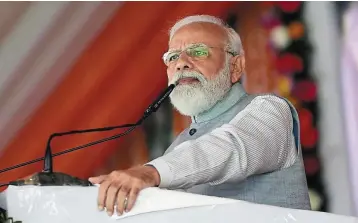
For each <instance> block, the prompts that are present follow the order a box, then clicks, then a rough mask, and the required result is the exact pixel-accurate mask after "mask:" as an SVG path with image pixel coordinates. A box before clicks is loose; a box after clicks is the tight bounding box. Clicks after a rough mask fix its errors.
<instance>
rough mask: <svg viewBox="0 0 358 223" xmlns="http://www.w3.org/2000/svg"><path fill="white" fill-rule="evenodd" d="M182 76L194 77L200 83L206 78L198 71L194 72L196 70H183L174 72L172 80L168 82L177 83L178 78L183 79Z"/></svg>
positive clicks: (204, 81)
mask: <svg viewBox="0 0 358 223" xmlns="http://www.w3.org/2000/svg"><path fill="white" fill-rule="evenodd" d="M183 78H195V79H197V80H199V81H200V83H206V82H207V80H206V78H205V77H204V76H203V75H202V74H200V73H199V72H196V71H190V72H188V71H184V72H176V73H175V74H174V76H173V79H172V81H171V82H170V84H173V83H177V82H178V81H179V80H180V79H183Z"/></svg>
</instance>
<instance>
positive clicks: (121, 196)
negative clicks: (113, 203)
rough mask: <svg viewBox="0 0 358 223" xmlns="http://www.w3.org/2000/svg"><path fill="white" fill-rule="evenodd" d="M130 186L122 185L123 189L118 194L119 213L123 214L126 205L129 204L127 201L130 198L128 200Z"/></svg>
mask: <svg viewBox="0 0 358 223" xmlns="http://www.w3.org/2000/svg"><path fill="white" fill-rule="evenodd" d="M129 191H130V188H129V187H128V186H127V185H122V187H121V189H120V190H119V192H118V194H117V213H118V215H121V214H123V211H124V208H125V206H127V204H126V203H128V200H126V198H127V196H128V194H129Z"/></svg>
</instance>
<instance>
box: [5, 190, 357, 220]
mask: <svg viewBox="0 0 358 223" xmlns="http://www.w3.org/2000/svg"><path fill="white" fill-rule="evenodd" d="M97 194H98V187H70V186H61V187H52V186H51V187H39V186H22V187H16V186H10V187H9V188H8V189H7V190H6V191H4V192H3V193H2V194H1V195H0V206H1V207H2V208H4V209H6V210H7V211H8V216H9V217H12V218H13V220H14V221H22V222H24V223H42V222H43V223H45V222H46V223H48V222H52V223H59V222H66V223H70V222H76V223H78V222H86V223H99V222H101V223H107V222H122V223H140V222H156V223H167V222H168V221H170V222H171V223H182V222H190V223H191V222H193V223H194V222H206V223H214V222H215V223H216V222H225V223H231V222H232V223H234V222H235V223H237V222H239V221H240V222H250V223H261V222H265V223H279V222H285V223H290V222H292V223H300V222H302V223H303V222H304V223H310V222H312V223H313V222H314V223H316V222H325V223H358V219H357V218H353V217H348V216H339V215H334V214H329V213H323V212H315V211H306V210H295V209H288V208H280V207H273V206H268V205H259V204H253V203H249V202H245V201H238V200H232V199H225V198H218V197H209V196H202V195H195V194H189V193H184V192H179V191H171V190H163V189H159V188H147V189H145V190H142V191H141V192H140V194H139V197H138V200H137V202H136V204H135V206H134V208H133V210H132V211H130V212H128V213H125V214H124V215H122V216H117V215H116V214H115V215H113V216H112V217H110V216H108V215H107V213H106V212H105V211H102V212H100V211H98V209H97Z"/></svg>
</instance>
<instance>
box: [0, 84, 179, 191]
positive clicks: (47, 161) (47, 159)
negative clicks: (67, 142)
mask: <svg viewBox="0 0 358 223" xmlns="http://www.w3.org/2000/svg"><path fill="white" fill-rule="evenodd" d="M176 85H177V83H175V84H171V85H169V86H168V88H167V89H166V90H165V91H164V92H163V93H162V94H161V95H160V96H159V97H158V98H157V99H156V100H155V101H154V102H153V103H152V104H151V105H150V106H149V107H148V108H147V109H146V110H145V112H144V114H143V116H142V118H141V119H139V120H138V121H137V123H135V124H126V125H120V126H111V127H104V128H96V129H85V130H74V131H68V132H62V133H54V134H52V135H51V136H50V137H49V139H48V141H47V146H46V151H45V156H44V157H42V158H37V159H34V160H31V161H28V162H24V163H21V164H17V165H14V166H11V167H7V168H4V169H2V170H0V173H4V172H7V171H10V170H13V169H17V168H20V167H23V166H27V165H30V164H33V163H36V162H39V161H42V160H44V169H43V171H44V172H47V173H52V171H53V165H52V164H53V162H52V158H53V157H56V156H60V155H63V154H66V153H70V152H73V151H76V150H79V149H83V148H87V147H90V146H93V145H97V144H99V143H103V142H106V141H110V140H113V139H117V138H120V137H122V136H124V135H127V134H128V133H130V132H131V131H133V130H134V129H135V128H136V127H137V126H139V125H140V124H142V122H143V121H144V120H145V119H146V118H147V117H148V116H150V115H151V114H152V113H153V112H156V111H157V110H158V108H159V107H160V105H161V103H162V102H163V101H164V100H165V99H166V98H167V97H168V96H169V95H170V93H171V92H172V91H173V90H174V88H175V87H176ZM118 128H129V129H127V130H126V131H125V132H123V133H120V134H116V135H113V136H110V137H107V138H104V139H100V140H97V141H94V142H90V143H87V144H84V145H81V146H77V147H74V148H71V149H67V150H64V151H62V152H58V153H54V154H52V151H51V141H52V139H53V138H55V137H58V136H64V135H70V134H82V133H87V132H99V131H110V130H113V129H118ZM7 185H9V183H6V184H0V187H1V186H7Z"/></svg>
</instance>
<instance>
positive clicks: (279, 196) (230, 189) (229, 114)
mask: <svg viewBox="0 0 358 223" xmlns="http://www.w3.org/2000/svg"><path fill="white" fill-rule="evenodd" d="M256 96H257V95H248V94H246V92H245V91H244V89H243V87H242V86H241V84H239V83H237V84H235V85H234V86H233V87H232V89H231V90H230V91H229V93H228V95H227V97H226V98H224V99H223V100H222V101H220V102H219V103H217V104H216V105H215V106H214V107H213V108H212V109H210V111H208V112H206V113H205V114H201V115H199V116H198V117H192V123H191V125H190V127H189V128H187V129H185V130H184V131H183V132H182V133H180V135H179V136H178V137H177V138H176V139H175V140H174V142H173V143H172V144H171V146H170V147H169V148H168V149H167V151H166V152H165V153H169V152H170V151H172V150H173V149H174V147H176V146H177V145H179V144H181V143H182V142H185V141H187V140H192V139H195V138H198V137H200V136H202V135H204V134H205V133H207V132H210V131H211V130H213V129H215V128H217V127H220V126H221V125H223V124H225V123H228V122H230V121H231V119H233V118H234V117H235V116H236V115H237V114H238V113H239V112H241V111H242V110H243V109H244V108H245V107H246V106H247V105H248V104H250V102H251V101H252V100H253V99H254V98H255V97H256ZM286 102H287V103H288V104H289V106H290V108H291V113H292V117H293V122H294V123H293V126H294V127H293V135H294V137H295V144H296V148H297V152H298V159H296V162H295V163H294V164H293V165H292V166H290V167H289V168H286V169H281V170H278V171H274V172H270V173H265V174H260V175H254V176H250V177H248V178H247V179H245V180H244V181H242V182H237V183H223V184H220V185H209V184H202V185H196V186H194V187H192V188H189V189H187V190H185V191H186V192H189V193H195V194H203V195H208V196H217V197H225V198H231V199H238V200H243V201H249V202H253V203H258V204H266V205H274V206H279V207H286V208H294V209H311V206H310V200H309V196H308V188H307V182H306V175H305V170H304V165H303V160H302V154H301V145H300V138H299V120H298V115H297V112H296V110H295V108H294V107H293V105H292V104H291V103H290V102H289V101H287V100H286ZM192 129H195V130H196V132H195V133H194V134H190V133H193V130H192ZM190 130H192V131H191V132H190ZM189 132H190V133H189Z"/></svg>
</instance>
